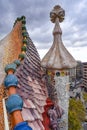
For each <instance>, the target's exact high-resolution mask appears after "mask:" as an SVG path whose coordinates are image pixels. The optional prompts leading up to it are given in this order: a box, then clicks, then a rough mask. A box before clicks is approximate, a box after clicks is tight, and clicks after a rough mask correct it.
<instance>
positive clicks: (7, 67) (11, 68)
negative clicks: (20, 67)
mask: <svg viewBox="0 0 87 130" xmlns="http://www.w3.org/2000/svg"><path fill="white" fill-rule="evenodd" d="M16 67H17V65H16V64H14V63H11V64H8V65H6V67H5V72H6V73H8V71H9V70H13V72H15V70H16Z"/></svg>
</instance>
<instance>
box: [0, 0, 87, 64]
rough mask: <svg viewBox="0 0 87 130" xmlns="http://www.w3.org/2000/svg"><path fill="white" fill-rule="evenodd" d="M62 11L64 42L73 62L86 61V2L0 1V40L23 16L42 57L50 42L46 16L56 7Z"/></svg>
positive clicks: (64, 0) (56, 0) (71, 0)
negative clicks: (59, 7)
mask: <svg viewBox="0 0 87 130" xmlns="http://www.w3.org/2000/svg"><path fill="white" fill-rule="evenodd" d="M58 4H59V5H61V7H62V8H63V9H64V10H65V13H66V15H65V20H64V21H63V23H61V28H62V31H63V43H64V45H65V46H66V48H67V49H68V50H69V52H70V53H71V54H72V55H73V57H74V58H75V59H76V60H81V61H83V62H85V61H87V53H86V52H87V0H0V39H2V38H3V37H4V36H6V35H7V34H8V33H9V32H10V31H11V29H12V26H13V23H14V21H15V19H16V18H17V17H20V16H22V15H25V16H26V18H27V29H28V32H29V35H30V37H31V39H32V40H33V42H34V44H35V45H36V47H37V48H38V50H39V53H40V57H41V58H42V57H43V56H44V55H45V53H46V52H47V51H48V49H49V48H50V47H51V45H52V43H53V35H52V31H53V27H54V24H53V23H51V21H50V17H49V13H50V11H51V10H52V9H53V7H54V6H55V5H58Z"/></svg>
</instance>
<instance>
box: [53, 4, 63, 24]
mask: <svg viewBox="0 0 87 130" xmlns="http://www.w3.org/2000/svg"><path fill="white" fill-rule="evenodd" d="M64 16H65V11H64V9H62V8H61V7H60V6H59V5H56V6H54V8H53V10H52V11H51V12H50V18H51V21H52V22H53V23H55V21H56V18H59V22H62V21H63V20H64Z"/></svg>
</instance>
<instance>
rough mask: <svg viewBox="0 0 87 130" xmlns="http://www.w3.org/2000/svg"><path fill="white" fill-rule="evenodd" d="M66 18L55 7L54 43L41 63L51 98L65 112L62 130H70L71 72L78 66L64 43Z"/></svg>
mask: <svg viewBox="0 0 87 130" xmlns="http://www.w3.org/2000/svg"><path fill="white" fill-rule="evenodd" d="M64 16H65V11H64V10H63V9H62V8H61V7H60V6H59V5H57V6H55V7H54V8H53V10H52V11H51V13H50V18H51V21H52V22H53V23H55V27H54V30H53V37H54V41H53V45H52V47H51V48H50V50H49V51H48V52H47V54H46V55H45V56H44V58H43V59H42V62H41V64H42V67H43V68H44V70H45V73H46V75H47V87H48V93H49V96H50V98H51V99H52V100H53V102H54V103H55V104H59V105H60V106H61V107H62V109H63V111H64V114H63V116H62V118H61V119H60V121H59V122H58V124H59V127H60V130H68V105H69V95H68V93H69V70H70V69H71V68H74V67H75V66H76V64H77V63H76V61H75V59H74V58H73V57H72V55H71V54H70V53H69V52H68V51H67V49H66V48H65V46H64V45H63V42H62V38H61V35H62V30H61V28H60V25H59V22H62V21H63V20H64ZM56 91H57V93H56Z"/></svg>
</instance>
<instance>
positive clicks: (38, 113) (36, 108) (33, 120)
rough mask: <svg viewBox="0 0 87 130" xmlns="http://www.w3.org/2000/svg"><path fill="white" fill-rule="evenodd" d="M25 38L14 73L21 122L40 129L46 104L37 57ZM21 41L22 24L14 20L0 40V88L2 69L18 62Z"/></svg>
mask: <svg viewBox="0 0 87 130" xmlns="http://www.w3.org/2000/svg"><path fill="white" fill-rule="evenodd" d="M27 36H28V38H27V40H28V45H27V51H26V54H25V58H24V60H23V61H22V62H21V65H20V66H19V67H18V68H17V70H16V72H15V75H16V76H17V77H18V82H19V84H18V87H17V93H18V94H19V95H20V96H21V97H22V99H23V101H24V104H23V109H22V116H23V119H24V121H28V123H29V125H30V126H31V127H32V129H33V130H36V129H37V130H44V126H43V124H42V121H43V116H42V113H43V112H44V106H45V105H46V99H47V90H46V86H45V83H44V81H42V76H41V73H42V70H41V62H40V57H39V54H38V52H37V49H36V47H35V46H34V44H33V42H32V40H31V39H30V37H29V35H28V34H27ZM22 40H23V37H22V23H21V21H17V23H16V24H15V26H14V28H13V30H12V31H11V32H10V33H9V34H8V35H7V36H6V37H5V38H3V39H2V40H1V41H0V61H1V62H0V78H1V80H0V85H1V84H2V83H3V81H4V77H5V75H6V74H5V72H4V67H5V66H6V65H7V64H8V63H12V62H13V61H14V60H16V59H18V55H19V54H20V52H21V47H22V45H23V43H22Z"/></svg>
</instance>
